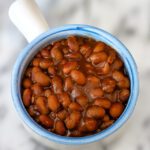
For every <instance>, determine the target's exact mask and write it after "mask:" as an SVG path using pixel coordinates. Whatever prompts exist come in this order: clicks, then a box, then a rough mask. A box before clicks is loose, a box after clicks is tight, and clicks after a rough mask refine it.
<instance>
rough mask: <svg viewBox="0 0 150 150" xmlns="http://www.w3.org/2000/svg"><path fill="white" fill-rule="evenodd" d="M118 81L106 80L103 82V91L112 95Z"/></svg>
mask: <svg viewBox="0 0 150 150" xmlns="http://www.w3.org/2000/svg"><path fill="white" fill-rule="evenodd" d="M115 87H116V81H115V80H114V79H112V78H105V79H104V80H103V81H102V89H103V91H105V92H107V93H112V92H113V91H114V90H115Z"/></svg>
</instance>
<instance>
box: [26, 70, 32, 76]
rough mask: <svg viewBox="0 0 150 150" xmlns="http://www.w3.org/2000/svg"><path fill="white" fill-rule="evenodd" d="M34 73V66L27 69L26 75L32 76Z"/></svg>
mask: <svg viewBox="0 0 150 150" xmlns="http://www.w3.org/2000/svg"><path fill="white" fill-rule="evenodd" d="M31 75H32V68H27V70H26V71H25V76H26V77H28V78H30V77H31Z"/></svg>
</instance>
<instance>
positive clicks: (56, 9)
mask: <svg viewBox="0 0 150 150" xmlns="http://www.w3.org/2000/svg"><path fill="white" fill-rule="evenodd" d="M12 2H13V0H5V1H2V0H1V1H0V12H1V13H0V62H1V63H0V150H20V149H21V150H48V149H49V148H48V147H46V146H44V145H42V144H40V143H38V142H37V141H36V140H35V139H33V138H32V137H31V135H30V134H29V133H28V132H27V131H26V130H25V129H24V127H23V125H22V123H21V121H20V119H19V117H18V115H17V114H16V112H15V110H14V107H13V104H12V98H11V91H10V82H11V71H12V67H13V64H14V62H15V60H16V58H17V56H18V54H19V52H20V51H21V49H22V48H24V47H25V46H26V45H27V42H26V40H25V39H24V37H23V36H22V35H21V34H20V33H19V31H18V30H17V29H16V28H15V27H14V26H13V24H12V23H11V22H10V20H9V18H8V8H9V6H10V4H11V3H12ZM37 2H38V4H39V5H40V7H41V9H42V11H43V13H44V15H45V17H46V19H47V20H48V22H49V25H50V27H52V28H53V27H56V26H61V25H64V24H73V23H84V24H89V25H93V26H96V27H99V28H102V29H104V30H107V31H108V32H110V33H112V34H114V35H115V36H116V37H118V38H119V39H120V40H121V41H122V42H123V43H124V44H125V45H126V46H127V47H128V49H129V50H130V52H131V54H132V55H133V57H134V58H135V60H136V62H137V65H138V70H139V80H140V95H139V98H138V103H137V105H136V108H135V111H134V113H133V115H132V117H131V118H130V119H129V121H128V122H127V123H126V124H125V126H124V127H123V128H124V129H125V131H124V133H123V135H121V136H120V138H118V139H114V140H112V141H110V142H108V143H107V144H102V145H100V147H99V149H102V150H150V100H149V96H150V92H149V88H150V0H132V1H131V0H70V1H69V0H44V1H43V0H37ZM120 130H122V129H120Z"/></svg>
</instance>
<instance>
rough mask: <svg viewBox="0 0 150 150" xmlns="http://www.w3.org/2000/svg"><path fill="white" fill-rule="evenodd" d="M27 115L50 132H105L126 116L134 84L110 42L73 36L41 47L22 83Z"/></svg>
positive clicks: (79, 134) (66, 133)
mask: <svg viewBox="0 0 150 150" xmlns="http://www.w3.org/2000/svg"><path fill="white" fill-rule="evenodd" d="M21 96H22V101H23V104H24V106H25V108H26V109H27V111H28V113H29V115H30V116H31V117H32V118H33V119H34V120H35V121H36V122H37V123H39V124H40V125H41V126H42V127H43V128H45V129H47V130H48V131H49V132H53V133H55V134H58V135H62V136H72V137H82V136H88V135H91V134H95V133H98V132H101V131H102V130H104V129H105V128H107V127H109V126H111V125H112V124H113V123H114V122H115V121H116V120H117V119H118V118H119V116H120V115H121V114H122V112H123V111H124V108H125V107H126V105H127V101H128V99H129V96H130V80H129V76H128V74H127V71H126V68H125V65H124V63H123V61H122V59H121V58H120V56H119V55H118V53H117V52H116V51H115V50H114V49H113V48H112V47H110V46H108V45H107V44H106V43H103V42H102V41H96V40H94V39H92V38H89V37H80V36H74V35H71V36H69V37H67V38H64V39H61V40H58V41H54V42H52V43H50V44H49V45H47V46H46V47H44V48H42V49H41V50H40V51H39V52H37V54H35V56H34V58H33V59H32V60H31V62H30V63H29V65H28V66H27V69H26V70H25V73H24V75H23V78H22V82H21Z"/></svg>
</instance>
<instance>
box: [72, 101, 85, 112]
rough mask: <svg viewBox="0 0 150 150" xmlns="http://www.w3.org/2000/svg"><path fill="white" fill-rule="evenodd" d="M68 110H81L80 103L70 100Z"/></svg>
mask: <svg viewBox="0 0 150 150" xmlns="http://www.w3.org/2000/svg"><path fill="white" fill-rule="evenodd" d="M69 110H70V111H82V110H83V109H82V107H81V105H80V104H78V103H76V102H72V103H71V104H70V105H69Z"/></svg>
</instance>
